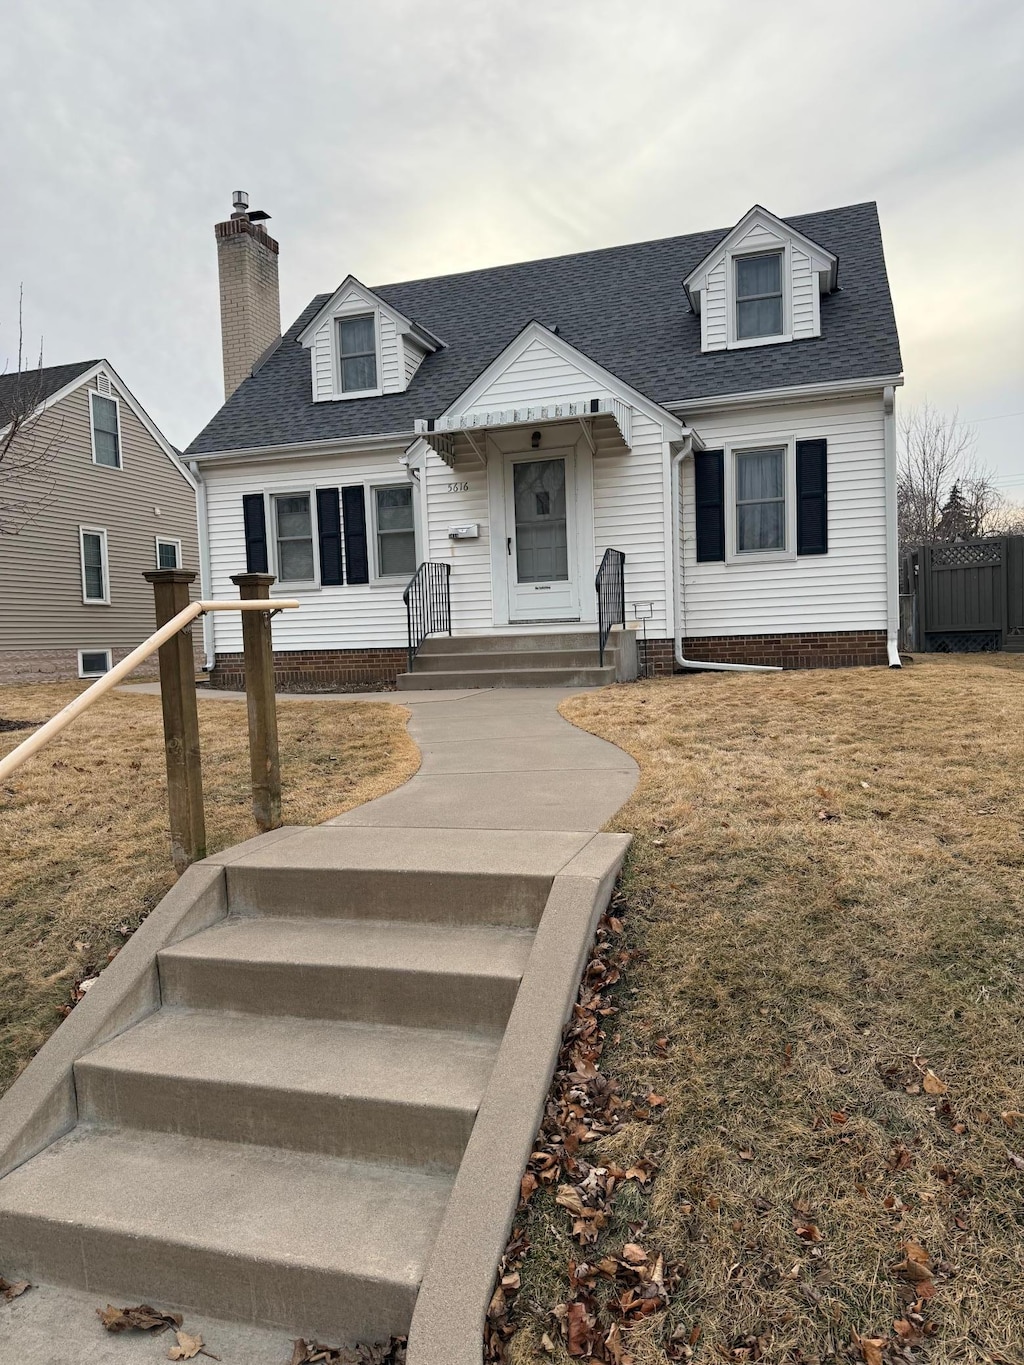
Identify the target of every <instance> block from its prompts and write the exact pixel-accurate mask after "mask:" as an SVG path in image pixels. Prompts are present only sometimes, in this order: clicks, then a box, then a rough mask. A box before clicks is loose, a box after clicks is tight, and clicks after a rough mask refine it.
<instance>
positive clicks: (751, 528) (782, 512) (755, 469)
mask: <svg viewBox="0 0 1024 1365" xmlns="http://www.w3.org/2000/svg"><path fill="white" fill-rule="evenodd" d="M785 548H786V451H785V449H784V448H780V449H770V450H741V451H738V452H737V454H736V550H737V553H739V554H743V553H749V552H750V551H753V550H784V549H785Z"/></svg>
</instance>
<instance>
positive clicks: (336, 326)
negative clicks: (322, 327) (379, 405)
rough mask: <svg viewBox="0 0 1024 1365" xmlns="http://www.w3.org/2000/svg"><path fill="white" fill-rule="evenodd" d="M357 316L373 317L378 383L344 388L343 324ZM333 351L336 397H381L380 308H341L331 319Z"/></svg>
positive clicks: (382, 381) (382, 386)
mask: <svg viewBox="0 0 1024 1365" xmlns="http://www.w3.org/2000/svg"><path fill="white" fill-rule="evenodd" d="M356 318H373V341H374V345H375V346H376V348H377V384H376V386H375V387H374V388H372V389H343V388H342V387H341V324H342V323H343V322H354V321H355V320H356ZM331 328H332V331H331V353H332V356H333V360H334V396H335V398H339V399H345V398H380V397H381V395H382V394H383V392H384V356H383V353H382V350H381V336H380V333H381V326H380V309H379V308H367V307H365V306H364V305H360V307H358V308H339V309H338V311H337V312H336V313H335V314H334V317H333V318H332V319H331Z"/></svg>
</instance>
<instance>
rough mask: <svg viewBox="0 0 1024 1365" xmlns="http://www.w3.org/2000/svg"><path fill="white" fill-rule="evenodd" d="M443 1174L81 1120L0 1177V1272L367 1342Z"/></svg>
mask: <svg viewBox="0 0 1024 1365" xmlns="http://www.w3.org/2000/svg"><path fill="white" fill-rule="evenodd" d="M451 1186H452V1177H451V1176H450V1175H447V1174H445V1175H442V1174H432V1173H427V1172H424V1171H411V1170H407V1169H404V1168H402V1167H397V1166H379V1165H373V1164H370V1163H364V1162H353V1161H343V1160H339V1159H338V1158H336V1157H325V1156H319V1155H313V1154H310V1153H299V1152H294V1151H282V1150H279V1149H276V1148H271V1147H255V1146H246V1145H243V1144H239V1143H232V1142H214V1141H208V1140H202V1139H197V1138H195V1137H191V1136H188V1137H185V1136H179V1135H177V1134H171V1133H154V1132H145V1133H140V1132H134V1131H131V1130H120V1129H113V1130H110V1129H94V1128H90V1127H89V1126H88V1125H84V1126H79V1128H77V1129H76V1130H75V1131H74V1132H72V1133H71V1134H69V1135H68V1136H67V1137H64V1138H61V1139H60V1140H59V1141H58V1142H56V1143H54V1144H53V1145H52V1146H51V1147H48V1148H47V1149H46V1151H45V1152H42V1153H41V1154H40V1155H39V1156H37V1157H36V1158H35V1159H34V1160H32V1161H30V1162H28V1163H26V1164H25V1165H24V1166H21V1167H19V1168H18V1169H17V1170H16V1171H14V1172H12V1173H11V1174H10V1175H8V1176H7V1177H6V1178H5V1179H4V1180H3V1181H2V1182H0V1247H2V1248H3V1258H4V1264H3V1269H4V1274H5V1275H7V1276H9V1277H12V1278H14V1279H19V1278H25V1279H28V1280H42V1281H49V1282H50V1283H53V1282H55V1281H56V1282H57V1283H60V1284H66V1285H70V1286H73V1287H76V1288H81V1289H88V1290H92V1291H94V1292H95V1293H96V1295H97V1299H98V1302H99V1303H100V1305H101V1306H102V1302H103V1296H104V1294H108V1293H111V1292H113V1293H116V1295H117V1301H118V1303H121V1302H124V1303H137V1302H140V1301H141V1302H152V1303H155V1304H158V1305H160V1306H161V1307H179V1308H184V1309H190V1310H193V1311H195V1312H209V1313H213V1314H216V1315H218V1316H222V1317H234V1318H237V1319H239V1320H241V1321H245V1322H259V1323H263V1324H266V1325H268V1326H282V1327H287V1328H289V1329H290V1330H292V1331H295V1332H301V1331H312V1330H313V1329H315V1332H316V1333H317V1334H320V1335H321V1336H325V1337H329V1338H331V1339H333V1340H334V1341H335V1342H346V1341H347V1342H351V1341H354V1340H375V1341H379V1340H381V1339H382V1338H384V1337H386V1336H387V1335H388V1334H392V1335H404V1334H405V1333H406V1332H407V1331H408V1328H409V1322H410V1319H411V1316H412V1309H413V1305H414V1303H415V1299H416V1291H417V1287H418V1285H419V1283H420V1280H421V1279H422V1276H423V1270H424V1266H425V1264H426V1259H427V1256H428V1255H429V1252H430V1248H431V1246H432V1244H433V1241H434V1238H435V1237H436V1234H437V1229H438V1227H439V1225H440V1222H441V1218H442V1215H443V1213H444V1208H445V1204H446V1203H447V1201H448V1197H449V1194H450V1192H451Z"/></svg>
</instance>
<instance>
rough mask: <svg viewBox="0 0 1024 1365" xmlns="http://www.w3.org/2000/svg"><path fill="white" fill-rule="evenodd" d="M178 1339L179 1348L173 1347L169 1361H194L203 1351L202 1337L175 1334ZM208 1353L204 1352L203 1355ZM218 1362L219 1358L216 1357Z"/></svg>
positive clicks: (168, 1357)
mask: <svg viewBox="0 0 1024 1365" xmlns="http://www.w3.org/2000/svg"><path fill="white" fill-rule="evenodd" d="M175 1336H176V1337H177V1339H178V1344H177V1346H172V1347H171V1349H170V1350H169V1351H168V1352H167V1359H168V1360H194V1359H195V1357H196V1356H197V1355H198V1354H199V1352H200V1351H203V1339H202V1337H194V1336H192V1335H191V1334H190V1333H188V1332H181V1331H178V1332H175ZM206 1354H207V1353H206V1352H205V1351H203V1355H206ZM214 1359H215V1360H216V1359H217V1357H216V1356H214Z"/></svg>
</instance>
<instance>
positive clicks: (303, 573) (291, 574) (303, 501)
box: [271, 493, 316, 583]
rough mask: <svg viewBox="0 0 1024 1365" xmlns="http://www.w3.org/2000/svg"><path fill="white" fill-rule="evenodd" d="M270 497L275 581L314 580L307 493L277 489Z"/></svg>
mask: <svg viewBox="0 0 1024 1365" xmlns="http://www.w3.org/2000/svg"><path fill="white" fill-rule="evenodd" d="M271 501H272V502H273V507H274V536H275V540H276V543H277V577H278V580H279V582H281V583H314V582H315V581H316V568H315V566H314V563H313V513H312V506H311V502H310V496H309V494H308V493H278V494H277V495H275V497H274V498H272V499H271Z"/></svg>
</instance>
